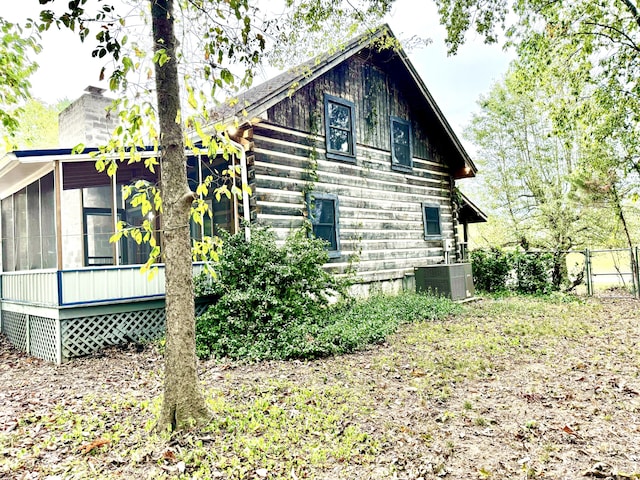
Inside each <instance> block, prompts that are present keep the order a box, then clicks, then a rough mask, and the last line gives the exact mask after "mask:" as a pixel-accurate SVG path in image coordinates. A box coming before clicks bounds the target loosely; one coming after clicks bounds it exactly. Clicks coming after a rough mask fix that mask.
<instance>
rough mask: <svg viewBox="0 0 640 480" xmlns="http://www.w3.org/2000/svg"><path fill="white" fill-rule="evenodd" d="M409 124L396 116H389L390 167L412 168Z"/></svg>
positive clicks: (405, 170)
mask: <svg viewBox="0 0 640 480" xmlns="http://www.w3.org/2000/svg"><path fill="white" fill-rule="evenodd" d="M411 144H412V142H411V124H410V123H409V122H408V121H406V120H403V119H402V118H398V117H391V168H392V169H393V170H400V171H402V172H410V171H411V169H412V168H413V160H412V158H413V153H412V148H411V147H412V145H411Z"/></svg>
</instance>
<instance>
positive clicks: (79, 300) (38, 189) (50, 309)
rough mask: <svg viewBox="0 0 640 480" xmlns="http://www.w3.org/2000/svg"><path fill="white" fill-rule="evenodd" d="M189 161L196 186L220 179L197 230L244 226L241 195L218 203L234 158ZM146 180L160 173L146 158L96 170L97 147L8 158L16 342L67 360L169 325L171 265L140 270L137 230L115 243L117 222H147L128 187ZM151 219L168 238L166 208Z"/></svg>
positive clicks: (8, 305) (11, 323)
mask: <svg viewBox="0 0 640 480" xmlns="http://www.w3.org/2000/svg"><path fill="white" fill-rule="evenodd" d="M151 155H153V152H151V151H148V152H142V156H143V158H145V157H148V156H151ZM231 161H235V160H231ZM187 163H188V166H187V173H188V178H189V182H190V186H191V188H192V189H193V190H195V187H196V186H197V184H198V183H200V182H202V181H203V180H204V179H205V178H207V177H208V178H209V179H210V180H211V181H212V182H213V183H212V187H211V188H210V189H209V193H208V195H207V197H205V198H203V200H204V201H205V202H206V203H207V204H208V206H209V208H210V210H211V212H212V216H211V218H208V217H206V218H205V220H204V222H203V224H202V225H199V224H198V225H196V224H195V223H192V225H191V234H192V236H193V237H194V238H201V237H202V236H204V235H214V234H216V233H218V231H219V230H220V229H225V230H228V231H232V232H233V231H236V230H237V229H238V223H239V208H240V206H239V203H241V202H238V200H237V199H236V198H231V199H228V198H227V197H226V196H222V197H221V200H220V201H214V196H215V187H216V186H221V185H222V184H223V183H224V182H231V181H232V180H231V179H229V178H228V177H225V176H224V175H223V174H222V172H223V171H224V170H225V169H227V168H228V167H229V164H228V162H227V161H225V160H223V159H222V158H218V159H215V160H214V161H209V159H208V158H206V157H200V156H195V155H191V156H189V157H188V162H187ZM139 180H143V181H144V182H148V183H149V184H158V183H159V173H158V172H156V173H153V172H150V171H149V170H148V169H147V168H145V166H144V164H143V163H142V162H140V163H132V164H128V163H127V162H122V163H120V162H119V163H118V169H117V171H116V173H115V175H113V176H112V177H109V176H108V175H107V174H105V173H99V172H97V171H96V169H95V160H94V159H93V158H92V157H91V156H90V154H88V153H86V154H81V155H72V154H71V150H65V149H54V150H27V151H16V152H11V153H9V154H7V155H5V156H4V158H2V159H0V202H1V216H2V221H1V224H0V229H1V231H0V235H1V239H2V249H1V253H2V262H1V264H2V272H1V273H0V309H1V311H0V322H1V323H0V328H1V330H2V333H4V334H5V335H6V336H7V337H8V339H9V340H10V341H11V343H12V344H14V345H15V346H16V347H18V348H20V349H22V350H24V351H27V352H28V353H30V354H32V355H34V356H38V357H41V358H44V359H47V360H51V361H56V362H58V363H59V362H62V361H64V360H66V359H69V358H72V357H75V356H81V355H86V354H88V353H91V352H93V351H95V350H98V349H100V348H102V347H103V346H105V345H111V344H119V343H123V342H127V341H132V340H133V341H141V340H145V339H150V338H153V337H157V336H158V335H159V334H160V333H161V332H162V331H163V329H164V272H163V265H162V264H159V265H158V267H159V269H158V274H157V275H156V276H155V277H153V278H152V279H151V280H149V279H148V278H147V276H146V275H144V274H141V273H140V265H141V264H143V263H144V262H145V261H146V260H147V258H148V255H149V246H148V245H147V244H145V243H142V244H138V243H137V242H135V241H134V240H133V239H132V238H130V237H126V238H125V237H123V238H122V239H121V240H120V241H118V242H110V237H111V236H112V235H113V233H114V232H115V231H116V228H117V224H118V222H120V221H124V222H125V223H126V224H127V225H130V226H139V225H141V224H142V222H143V220H145V218H144V217H143V215H142V212H141V209H140V207H139V206H137V207H134V206H132V205H131V203H130V201H125V199H124V198H123V193H122V189H123V186H125V185H130V184H133V183H135V182H137V181H139ZM147 219H148V220H149V221H151V222H152V224H153V225H154V228H155V229H156V232H157V233H156V235H158V238H157V241H158V242H159V243H160V244H161V242H162V238H161V236H160V235H159V232H160V231H161V216H156V215H154V214H153V213H150V214H148V216H147ZM200 268H201V265H198V264H195V265H194V270H195V271H198V270H199V269H200Z"/></svg>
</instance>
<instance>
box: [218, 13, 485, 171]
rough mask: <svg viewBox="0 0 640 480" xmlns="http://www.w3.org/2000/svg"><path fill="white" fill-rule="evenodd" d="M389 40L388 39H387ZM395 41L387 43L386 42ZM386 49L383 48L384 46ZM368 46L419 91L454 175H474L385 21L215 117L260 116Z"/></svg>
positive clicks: (251, 91)
mask: <svg viewBox="0 0 640 480" xmlns="http://www.w3.org/2000/svg"><path fill="white" fill-rule="evenodd" d="M388 40H391V42H389V41H388ZM394 44H395V45H397V46H395V47H388V45H394ZM385 46H387V47H386V50H384V47H385ZM367 49H368V50H371V51H374V52H377V53H378V54H380V55H381V54H383V52H384V54H385V55H387V56H388V57H389V61H393V62H396V63H397V66H398V68H396V69H394V72H397V73H396V74H397V75H398V76H401V77H402V78H403V79H404V82H405V84H406V85H407V88H412V89H415V90H416V91H417V92H419V97H420V99H419V100H421V101H422V102H421V103H422V104H423V105H424V110H425V112H426V113H427V116H428V117H429V118H430V119H431V122H430V124H431V126H432V127H434V128H436V129H437V130H438V131H439V132H438V133H440V134H441V137H442V138H443V139H444V142H443V147H444V148H443V149H444V151H445V153H446V154H447V158H448V160H449V163H450V164H451V167H452V171H453V175H454V178H465V177H473V176H475V173H476V171H477V169H476V166H475V165H474V163H473V161H472V160H471V158H470V157H469V155H468V154H467V152H466V150H465V149H464V147H463V146H462V143H461V142H460V140H459V139H458V137H457V135H456V134H455V132H454V131H453V129H452V127H451V125H450V124H449V122H448V121H447V119H446V118H445V116H444V114H443V113H442V111H441V110H440V108H439V107H438V105H437V104H436V102H435V100H434V98H433V96H432V95H431V93H430V92H429V90H428V89H427V87H426V85H425V84H424V82H423V81H422V79H421V78H420V76H419V75H418V73H417V71H416V70H415V68H414V66H413V65H412V63H411V62H410V60H409V58H408V57H407V55H406V53H405V52H404V50H403V49H402V47H400V46H399V44H398V42H397V39H396V37H395V36H394V35H393V33H392V32H391V29H390V28H389V26H388V25H382V26H381V27H379V28H377V29H375V30H373V31H370V32H366V33H364V34H362V35H360V36H358V37H356V38H354V39H353V40H351V41H350V42H348V43H347V44H345V45H344V46H342V47H340V48H337V49H336V51H335V52H327V53H325V54H323V55H320V56H318V57H315V58H313V59H311V60H308V61H307V62H304V63H302V64H300V65H298V66H296V67H292V68H290V69H289V70H287V71H286V72H284V73H281V74H280V75H278V76H276V77H274V78H272V79H271V80H268V81H266V82H264V83H262V84H260V85H257V86H255V87H253V88H251V89H249V90H246V91H245V92H243V93H241V94H239V95H238V96H237V97H235V98H234V100H233V102H232V103H228V104H224V105H222V106H220V107H218V108H216V109H215V110H214V112H213V114H212V116H213V118H214V119H215V120H217V121H231V120H232V119H233V118H234V117H235V118H239V119H241V120H240V121H241V123H242V118H246V119H247V120H249V119H253V118H260V117H261V116H262V115H263V114H264V112H266V110H267V109H269V108H271V107H273V106H274V105H276V104H277V103H279V102H280V101H282V100H283V99H285V98H287V97H290V96H292V95H293V94H294V93H295V92H296V91H298V90H299V89H301V88H302V87H304V86H305V85H307V84H309V83H311V82H312V81H314V80H315V79H317V78H319V77H320V76H321V75H323V74H324V73H326V72H328V71H329V70H331V69H333V68H335V67H336V66H338V65H339V64H340V63H342V62H343V61H345V60H347V59H348V58H351V57H353V56H355V55H357V54H360V53H361V52H363V51H364V50H367Z"/></svg>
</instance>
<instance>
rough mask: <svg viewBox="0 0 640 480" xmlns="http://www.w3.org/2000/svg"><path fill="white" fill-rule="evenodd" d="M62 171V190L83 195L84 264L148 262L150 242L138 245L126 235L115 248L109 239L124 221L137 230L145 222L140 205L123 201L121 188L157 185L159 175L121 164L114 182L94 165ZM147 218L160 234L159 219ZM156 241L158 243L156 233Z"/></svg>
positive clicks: (78, 165) (81, 164)
mask: <svg viewBox="0 0 640 480" xmlns="http://www.w3.org/2000/svg"><path fill="white" fill-rule="evenodd" d="M63 172H64V173H63V178H64V185H63V188H64V189H65V190H78V191H80V192H81V197H82V198H81V205H82V234H83V238H82V248H83V250H84V254H83V258H84V260H83V264H84V265H85V266H98V265H116V264H117V265H139V264H142V263H145V262H146V261H147V259H148V258H149V253H150V252H151V247H150V246H149V244H148V243H145V242H143V243H141V244H138V243H137V242H136V241H135V240H134V239H132V238H131V237H124V236H123V237H122V239H121V240H120V241H119V243H118V245H117V246H116V244H114V243H111V242H110V241H109V239H110V238H111V236H112V235H113V234H114V232H115V230H116V223H117V222H119V221H123V222H125V223H126V224H127V225H128V226H133V227H138V226H141V225H142V223H143V222H144V220H145V218H144V217H143V216H142V212H141V208H140V207H139V206H137V207H133V206H131V203H130V199H127V200H126V201H125V200H124V198H123V195H122V187H123V186H124V185H130V184H133V183H135V182H136V181H137V180H145V181H147V182H149V183H151V184H155V183H157V181H158V178H157V174H155V173H151V172H150V171H149V170H147V169H146V168H145V167H144V165H143V164H137V163H135V164H130V165H129V164H126V163H120V164H118V170H117V172H116V174H115V180H114V179H113V178H111V177H109V176H108V175H106V174H105V173H100V172H97V171H96V169H95V166H94V163H93V162H78V163H70V164H65V165H64V170H63ZM114 181H115V188H114ZM114 194H115V202H114ZM114 214H115V218H114ZM147 218H148V219H149V220H152V223H153V225H154V228H155V230H156V232H157V231H158V219H157V217H154V215H153V214H152V213H151V214H149V216H148V217H147ZM156 241H159V235H158V234H157V233H156ZM116 255H117V257H118V259H117V262H116Z"/></svg>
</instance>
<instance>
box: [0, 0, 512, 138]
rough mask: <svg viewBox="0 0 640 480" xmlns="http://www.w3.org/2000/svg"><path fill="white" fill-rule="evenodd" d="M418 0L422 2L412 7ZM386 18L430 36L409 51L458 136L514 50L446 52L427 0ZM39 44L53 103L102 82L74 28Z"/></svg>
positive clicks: (472, 40) (15, 15)
mask: <svg viewBox="0 0 640 480" xmlns="http://www.w3.org/2000/svg"><path fill="white" fill-rule="evenodd" d="M57 3H58V4H63V3H66V2H60V1H59V2H57ZM416 5H420V6H419V7H418V8H416ZM29 8H32V9H33V10H29ZM39 8H40V6H39V5H38V2H37V1H36V0H26V1H25V0H22V1H21V2H9V1H6V0H4V1H3V2H2V3H1V4H0V16H1V17H4V18H6V19H7V20H11V21H24V19H25V18H27V17H29V16H32V17H33V16H36V15H37V12H38V10H39ZM387 22H388V23H389V25H390V26H391V29H392V30H393V32H394V33H395V35H396V36H397V37H400V38H406V37H410V36H412V35H418V36H421V37H429V38H431V39H432V40H433V43H431V44H430V45H429V46H427V47H423V48H421V49H419V50H415V51H412V52H410V53H409V57H410V59H411V62H412V63H413V64H414V66H415V68H416V70H417V71H418V73H419V74H420V76H421V77H422V79H423V80H424V82H425V84H426V86H427V88H428V89H429V90H430V91H431V93H432V95H433V97H434V98H435V100H436V102H437V103H438V105H439V106H440V108H441V109H442V111H443V113H444V114H445V116H446V117H447V119H448V120H449V123H450V124H451V125H452V127H453V128H454V130H455V131H456V132H457V134H458V136H459V137H460V138H461V139H462V131H463V128H464V126H466V124H467V123H468V122H469V120H470V117H471V113H472V112H473V111H475V110H476V101H477V100H478V97H479V95H480V94H482V93H486V92H487V91H488V90H489V88H490V87H491V85H492V83H494V82H495V81H496V80H498V79H499V78H500V76H501V75H502V74H503V73H504V72H505V71H506V68H507V66H508V63H509V61H510V60H511V58H512V56H513V55H512V54H510V53H505V52H504V51H503V50H502V49H501V47H499V46H496V45H492V46H488V45H484V44H483V42H482V39H480V38H477V37H476V36H474V35H473V34H470V35H469V39H468V41H467V43H466V44H465V45H464V46H463V47H461V48H460V49H459V52H458V54H457V55H456V56H453V57H447V55H446V48H445V45H444V37H445V32H444V28H443V27H441V26H440V25H439V23H438V16H437V12H436V9H435V6H434V4H433V3H432V2H430V1H425V0H419V1H418V0H396V2H395V5H394V8H393V12H392V14H391V15H390V16H389V17H388V19H387ZM42 45H43V51H42V53H41V54H40V55H39V56H38V59H37V62H38V63H39V65H40V68H39V70H38V71H37V72H36V73H35V74H34V75H33V77H32V78H31V83H32V89H31V93H32V95H33V96H34V97H36V98H39V99H41V100H42V101H45V102H47V103H55V102H57V101H58V100H61V99H65V98H67V99H70V100H73V99H75V98H77V97H79V96H80V95H81V94H82V92H83V91H84V89H85V88H86V87H87V86H88V85H98V86H103V87H104V86H105V85H104V83H102V84H101V83H100V82H98V76H99V73H100V69H101V68H102V66H103V64H104V62H103V61H101V60H97V59H92V58H91V50H92V48H91V45H90V44H88V45H82V44H81V43H80V42H79V41H78V38H77V34H74V33H72V32H69V31H67V30H60V31H59V30H57V29H56V28H55V27H53V28H52V30H51V31H49V32H45V33H44V35H43V39H42ZM261 80H264V79H259V78H258V79H256V81H255V82H254V84H257V83H258V82H259V81H261ZM465 144H466V142H465ZM466 145H467V147H468V148H469V149H470V150H473V148H472V147H471V146H469V145H468V144H466Z"/></svg>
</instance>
